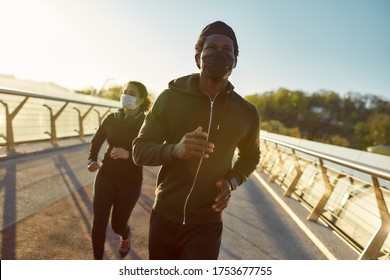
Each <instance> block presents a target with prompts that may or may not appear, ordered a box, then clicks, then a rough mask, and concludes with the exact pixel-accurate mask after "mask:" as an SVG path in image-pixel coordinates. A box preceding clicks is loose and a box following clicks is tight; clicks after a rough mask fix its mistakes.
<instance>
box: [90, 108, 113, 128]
mask: <svg viewBox="0 0 390 280" xmlns="http://www.w3.org/2000/svg"><path fill="white" fill-rule="evenodd" d="M94 111H95V112H96V113H97V114H98V119H99V126H100V125H101V124H102V121H103V119H104V117H105V116H107V114H108V113H109V112H110V111H111V108H109V109H108V110H107V111H106V112H105V113H104V114H103V116H100V112H99V111H98V110H96V109H95V110H94Z"/></svg>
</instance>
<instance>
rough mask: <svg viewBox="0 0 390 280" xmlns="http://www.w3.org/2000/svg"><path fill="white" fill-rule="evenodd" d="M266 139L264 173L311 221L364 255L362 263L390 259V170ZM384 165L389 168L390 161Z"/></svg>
mask: <svg viewBox="0 0 390 280" xmlns="http://www.w3.org/2000/svg"><path fill="white" fill-rule="evenodd" d="M262 134H265V135H262ZM261 135H262V136H261V152H262V154H261V155H262V156H261V160H260V164H259V167H260V169H261V170H262V171H263V172H265V173H267V174H268V175H269V180H270V181H271V182H275V183H277V184H279V185H280V186H282V187H283V188H284V190H285V191H284V195H285V196H291V195H294V196H295V197H296V198H298V199H299V200H300V201H302V202H303V203H305V204H306V205H308V206H309V209H311V212H310V215H309V216H308V217H307V219H308V220H310V221H318V219H319V218H321V219H322V220H323V221H325V222H326V223H327V224H328V225H329V226H330V227H331V228H333V229H334V230H335V231H337V232H338V233H339V234H340V235H341V236H342V237H343V238H344V239H345V240H346V241H348V242H349V243H350V244H352V245H353V246H354V247H355V249H356V250H357V251H358V252H360V257H359V259H389V254H390V237H389V232H390V215H389V205H390V171H389V169H382V168H378V167H373V166H369V165H367V164H363V163H359V162H354V161H351V160H348V159H346V158H342V157H343V155H342V154H341V155H340V156H339V157H337V156H334V155H329V154H326V153H323V152H318V151H314V150H312V149H308V148H305V147H303V146H302V145H300V146H297V145H293V144H291V143H288V142H285V141H280V140H277V137H272V135H273V134H272V133H261ZM307 142H308V143H309V142H310V141H307ZM306 146H310V145H306ZM334 147H335V146H334ZM344 156H345V155H344ZM383 159H384V160H385V162H387V163H390V157H387V158H383ZM384 167H385V168H386V167H387V168H390V165H388V166H384Z"/></svg>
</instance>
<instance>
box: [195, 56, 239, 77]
mask: <svg viewBox="0 0 390 280" xmlns="http://www.w3.org/2000/svg"><path fill="white" fill-rule="evenodd" d="M202 61H203V70H202V71H203V72H204V73H205V74H206V76H207V77H208V78H209V79H210V80H212V81H213V82H216V83H218V82H221V81H222V80H226V79H227V78H228V77H229V76H230V74H231V73H232V71H233V65H234V57H232V56H230V55H229V54H228V53H226V52H224V51H216V52H214V53H212V54H209V55H205V56H202Z"/></svg>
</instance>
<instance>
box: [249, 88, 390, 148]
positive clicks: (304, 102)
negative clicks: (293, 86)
mask: <svg viewBox="0 0 390 280" xmlns="http://www.w3.org/2000/svg"><path fill="white" fill-rule="evenodd" d="M245 99H246V100H247V101H249V102H250V103H252V104H254V105H255V106H256V108H257V109H258V110H259V112H260V116H261V119H262V122H261V129H263V130H266V131H269V132H273V133H279V134H283V135H288V136H293V137H298V138H305V139H308V140H313V141H318V142H323V143H328V144H332V145H338V146H344V147H349V148H354V149H360V150H366V149H367V147H369V146H381V145H384V146H389V145H390V102H389V101H386V100H384V99H382V98H379V97H377V96H375V95H369V94H365V95H362V94H360V93H356V92H348V93H347V94H346V95H345V96H343V97H341V96H340V95H338V94H337V93H335V92H333V91H327V90H321V91H317V92H313V93H311V94H307V93H305V92H302V91H291V90H288V89H285V88H280V89H278V90H276V91H269V92H265V93H262V94H253V95H249V96H246V97H245ZM376 152H379V153H382V154H387V155H390V153H389V151H388V150H387V149H386V147H385V148H382V149H377V151H376Z"/></svg>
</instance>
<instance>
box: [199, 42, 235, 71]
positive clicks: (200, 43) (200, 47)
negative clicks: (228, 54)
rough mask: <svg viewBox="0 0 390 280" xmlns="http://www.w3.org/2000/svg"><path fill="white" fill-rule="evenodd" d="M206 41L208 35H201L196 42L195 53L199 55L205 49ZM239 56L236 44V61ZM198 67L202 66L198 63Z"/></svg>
mask: <svg viewBox="0 0 390 280" xmlns="http://www.w3.org/2000/svg"><path fill="white" fill-rule="evenodd" d="M205 41H206V36H200V37H199V39H198V42H196V45H195V54H196V55H198V56H199V57H200V54H201V52H202V50H203V44H204V42H205ZM237 57H238V47H236V46H234V58H235V59H236V61H237ZM198 67H200V66H199V65H198Z"/></svg>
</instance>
